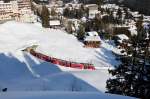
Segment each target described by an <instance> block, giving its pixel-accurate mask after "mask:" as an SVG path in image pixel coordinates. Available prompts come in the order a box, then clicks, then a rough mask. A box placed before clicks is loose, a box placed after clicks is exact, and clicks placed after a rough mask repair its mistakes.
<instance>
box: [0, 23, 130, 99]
mask: <svg viewBox="0 0 150 99" xmlns="http://www.w3.org/2000/svg"><path fill="white" fill-rule="evenodd" d="M0 38H1V39H0V90H2V89H3V88H8V91H7V92H6V93H3V92H1V94H0V99H38V98H39V99H41V97H42V99H48V98H49V97H52V99H60V98H61V99H62V97H63V98H64V99H77V98H78V99H83V98H87V99H91V98H93V99H99V98H100V97H101V98H106V99H110V98H111V99H112V98H114V99H120V97H121V99H130V98H129V97H123V96H117V95H109V94H104V92H105V91H106V89H105V82H106V80H107V79H108V78H109V76H110V75H109V74H108V72H107V69H104V68H103V67H109V66H112V65H114V64H117V63H118V62H117V61H116V60H115V57H114V55H113V54H112V53H111V51H117V50H116V49H115V47H113V46H111V45H110V44H108V43H106V42H104V41H103V42H102V47H101V48H99V49H90V48H89V49H87V48H83V44H82V43H81V42H79V41H77V39H76V38H75V37H74V36H73V35H69V34H67V33H66V32H65V31H63V30H54V29H44V28H42V27H41V26H40V24H39V23H35V24H28V23H18V22H14V21H10V22H6V23H4V24H0ZM31 45H38V48H37V51H39V52H42V53H44V54H47V55H50V56H54V57H58V58H61V59H65V60H73V61H77V62H84V61H85V62H92V63H93V64H94V65H95V66H96V67H99V68H100V69H99V70H96V71H89V70H82V71H81V70H78V69H71V68H66V67H60V66H56V65H54V64H51V63H47V62H44V61H42V60H39V59H37V58H35V57H33V56H32V55H30V54H29V53H27V52H22V51H21V50H22V49H24V48H26V47H29V46H31ZM131 99H133V98H131Z"/></svg>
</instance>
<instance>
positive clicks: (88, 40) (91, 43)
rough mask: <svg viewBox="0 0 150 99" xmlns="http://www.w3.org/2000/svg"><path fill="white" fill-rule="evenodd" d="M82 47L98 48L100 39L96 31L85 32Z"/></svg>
mask: <svg viewBox="0 0 150 99" xmlns="http://www.w3.org/2000/svg"><path fill="white" fill-rule="evenodd" d="M84 44H85V46H84V47H91V48H99V47H100V45H101V39H100V36H99V35H98V33H97V32H95V31H93V32H86V33H85V38H84Z"/></svg>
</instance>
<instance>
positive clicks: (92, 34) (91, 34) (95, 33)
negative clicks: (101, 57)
mask: <svg viewBox="0 0 150 99" xmlns="http://www.w3.org/2000/svg"><path fill="white" fill-rule="evenodd" d="M85 35H87V36H98V33H97V32H96V31H91V32H86V33H85Z"/></svg>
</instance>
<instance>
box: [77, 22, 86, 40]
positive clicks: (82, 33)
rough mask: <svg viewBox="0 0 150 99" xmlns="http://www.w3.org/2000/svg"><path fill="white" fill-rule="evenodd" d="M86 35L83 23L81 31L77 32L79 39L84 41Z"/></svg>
mask: <svg viewBox="0 0 150 99" xmlns="http://www.w3.org/2000/svg"><path fill="white" fill-rule="evenodd" d="M84 35H85V26H84V25H83V24H82V23H80V26H79V30H78V32H77V38H78V39H79V40H83V39H84Z"/></svg>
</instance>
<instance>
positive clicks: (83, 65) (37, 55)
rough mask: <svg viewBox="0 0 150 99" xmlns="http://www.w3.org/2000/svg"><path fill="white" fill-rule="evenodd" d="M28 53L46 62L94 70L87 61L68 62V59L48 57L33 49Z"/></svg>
mask: <svg viewBox="0 0 150 99" xmlns="http://www.w3.org/2000/svg"><path fill="white" fill-rule="evenodd" d="M30 53H31V54H32V55H33V56H35V57H37V58H39V59H41V60H44V61H47V62H50V63H53V64H57V65H61V66H64V67H71V68H77V69H90V70H95V67H94V66H93V65H92V64H88V63H77V62H70V61H66V60H61V59H57V58H53V57H49V56H47V55H44V54H41V53H38V52H35V51H34V50H30Z"/></svg>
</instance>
